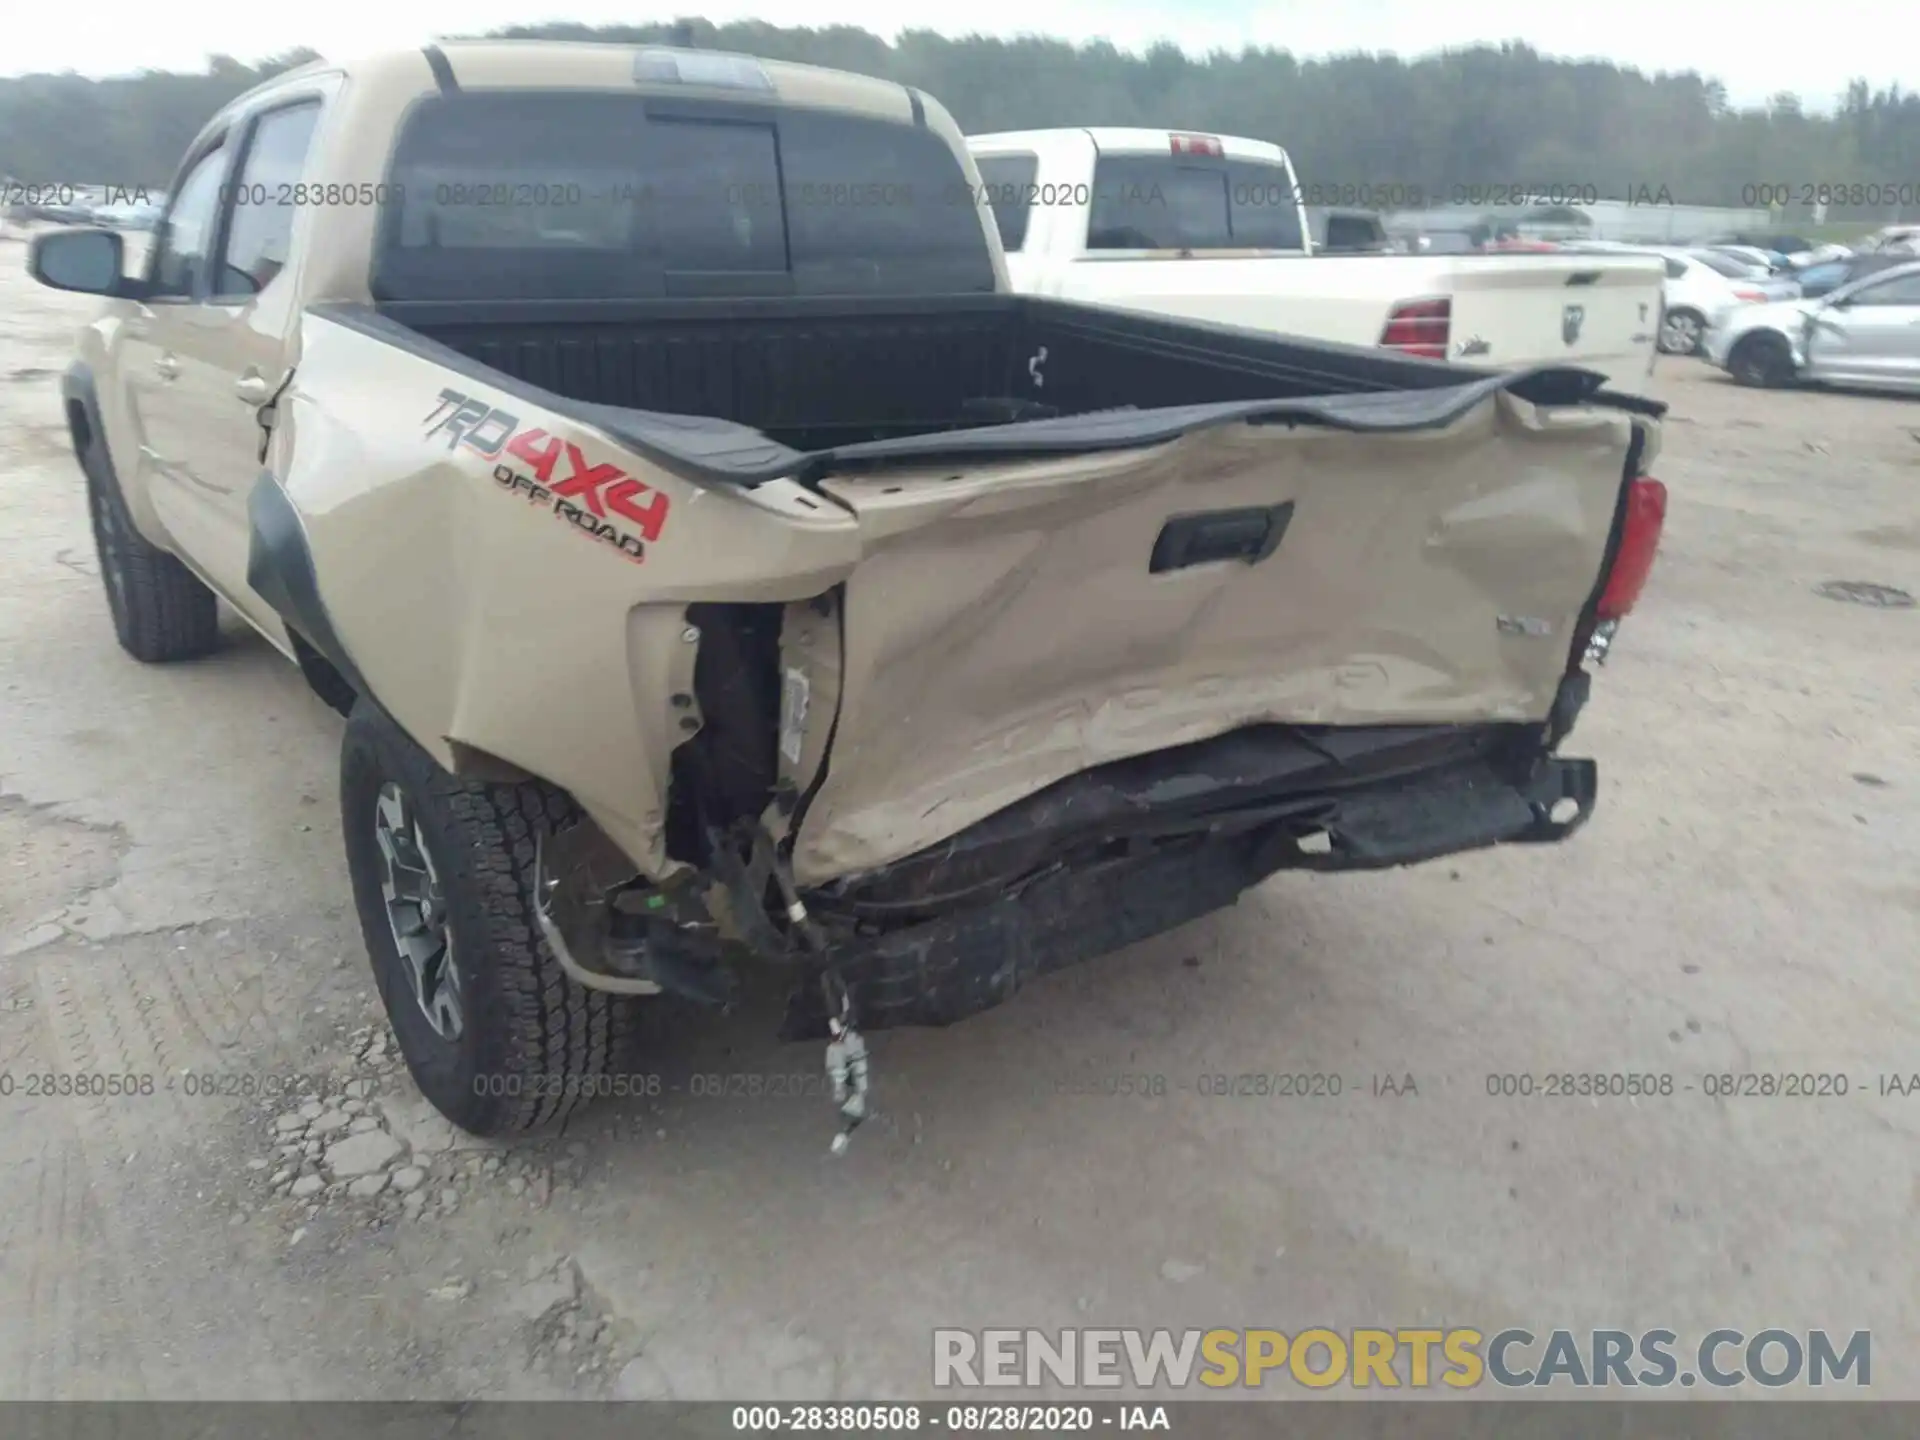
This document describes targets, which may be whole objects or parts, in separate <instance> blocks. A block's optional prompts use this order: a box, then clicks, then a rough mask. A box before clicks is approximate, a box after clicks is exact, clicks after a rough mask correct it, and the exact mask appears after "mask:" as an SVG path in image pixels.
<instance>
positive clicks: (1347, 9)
mask: <svg viewBox="0 0 1920 1440" xmlns="http://www.w3.org/2000/svg"><path fill="white" fill-rule="evenodd" d="M1904 8H1905V7H1904V4H1903V3H1902V0H1895V3H1894V4H1893V5H1890V6H1889V7H1888V10H1887V15H1888V17H1889V18H1891V17H1892V16H1893V15H1895V14H1897V13H1899V12H1900V11H1901V10H1902V9H1904ZM1836 13H1837V12H1836ZM675 14H694V15H700V16H704V17H705V18H707V19H709V20H713V21H716V22H724V21H727V20H737V19H760V20H766V21H768V22H770V23H772V24H775V25H828V24H847V25H857V26H860V27H862V28H864V29H867V30H872V31H874V32H876V33H878V34H881V35H885V36H888V37H889V38H891V37H892V36H894V35H896V34H897V33H898V31H899V28H900V25H901V23H902V19H903V17H905V16H909V15H918V16H925V17H926V18H925V19H918V20H914V21H912V22H910V23H913V24H916V25H921V26H926V27H928V28H931V29H937V30H942V31H947V32H949V33H961V32H965V31H976V32H979V33H983V34H991V35H1015V34H1020V33H1023V32H1032V31H1035V30H1040V31H1043V32H1044V33H1046V34H1050V35H1057V36H1061V37H1064V38H1066V39H1070V40H1093V39H1105V40H1110V41H1112V42H1113V43H1114V44H1116V45H1119V46H1121V47H1122V48H1124V49H1140V48H1143V47H1144V46H1146V45H1148V44H1151V43H1152V42H1153V41H1155V40H1159V39H1170V40H1173V41H1175V42H1176V43H1178V44H1180V45H1181V46H1183V47H1184V48H1186V49H1187V50H1189V51H1193V52H1196V53H1204V52H1205V51H1207V50H1209V49H1212V48H1214V47H1216V46H1224V47H1226V48H1228V49H1238V48H1239V47H1240V46H1242V45H1247V44H1254V45H1272V46H1277V47H1282V48H1285V49H1289V50H1292V51H1293V52H1294V53H1295V54H1298V55H1302V56H1310V55H1328V54H1337V53H1341V52H1345V51H1353V50H1375V51H1388V52H1392V53H1395V54H1400V55H1404V56H1409V57H1411V56H1415V55H1421V54H1425V53H1428V52H1430V51H1433V50H1439V49H1443V48H1446V47H1449V46H1460V45H1470V44H1474V43H1476V42H1482V41H1486V42H1498V41H1501V40H1524V41H1526V42H1527V43H1529V44H1531V45H1533V46H1535V47H1536V48H1538V49H1540V50H1543V51H1545V52H1547V53H1548V54H1552V55H1564V56H1570V57H1586V56H1597V57H1602V58H1605V59H1609V60H1614V61H1617V62H1619V63H1621V64H1625V65H1633V66H1637V67H1638V68H1640V69H1643V70H1647V71H1653V70H1689V69H1691V70H1698V71H1700V72H1701V73H1702V74H1704V75H1706V76H1708V77H1710V78H1717V79H1719V80H1720V81H1721V82H1722V83H1724V84H1725V85H1726V87H1727V92H1728V94H1729V96H1730V97H1731V98H1732V99H1733V101H1734V102H1735V103H1736V104H1757V103H1759V102H1761V101H1763V100H1765V99H1766V98H1767V97H1768V96H1769V95H1771V94H1773V93H1774V92H1776V91H1779V90H1792V91H1795V92H1797V93H1798V94H1799V95H1800V96H1801V97H1802V99H1803V100H1804V101H1805V102H1806V103H1807V105H1808V106H1809V107H1810V108H1814V109H1826V108H1827V107H1829V106H1830V105H1831V104H1832V103H1833V102H1834V100H1835V99H1836V98H1837V97H1838V96H1839V94H1840V93H1841V92H1842V91H1843V90H1844V89H1845V87H1846V84H1847V81H1848V80H1850V79H1852V78H1853V77H1855V76H1864V77H1865V78H1866V79H1867V80H1869V81H1871V82H1872V83H1873V84H1874V85H1876V86H1884V85H1887V84H1890V83H1892V82H1893V81H1896V80H1898V81H1901V82H1902V83H1903V85H1908V86H1912V85H1920V52H1916V50H1915V49H1914V47H1912V46H1910V45H1907V44H1904V43H1881V44H1863V43H1862V41H1863V38H1864V37H1865V36H1866V35H1867V34H1868V33H1869V32H1867V31H1865V30H1863V29H1862V28H1861V27H1860V26H1858V25H1854V24H1850V23H1847V24H1842V23H1835V24H1827V23H1825V22H1824V20H1823V19H1822V18H1821V15H1820V14H1819V12H1811V11H1804V10H1801V9H1798V8H1796V7H1782V8H1781V9H1780V10H1779V11H1777V12H1769V11H1767V10H1765V9H1764V8H1762V9H1761V10H1757V11H1756V10H1752V9H1743V8H1738V7H1736V8H1733V9H1729V10H1722V9H1719V8H1717V7H1714V6H1710V5H1706V4H1702V3H1699V0H1606V3H1603V4H1599V3H1591V0H1586V3H1582V0H1453V3H1447V0H1336V3H1329V0H1265V3H1260V0H1187V3H1185V4H1183V5H1177V6H1176V5H1168V4H1161V5H1152V4H1142V3H1136V0H1078V3H1077V0H1053V3H1051V4H1049V5H1047V6H1045V7H1044V8H1043V7H1040V6H1036V5H1034V4H1032V3H1031V0H970V3H967V4H964V5H939V4H934V5H926V6H918V5H912V4H900V3H895V0H714V3H704V4H703V3H698V0H677V3H676V4H674V5H672V6H670V7H668V8H662V9H652V8H649V7H647V6H644V5H635V4H633V3H631V0H626V3H622V0H377V3H376V0H326V3H322V4H301V3H295V4H278V3H264V4H248V3H245V0H241V3H234V0H168V3H166V4H153V3H150V0H143V3H140V4H133V3H129V0H99V3H96V4H95V5H92V6H86V7H80V8H77V9H73V10H69V9H66V8H64V7H62V6H59V5H53V4H38V5H31V4H26V5H21V6H19V7H18V8H17V10H16V12H15V15H14V18H13V19H12V20H11V21H10V22H8V25H7V36H6V43H5V45H4V46H0V73H5V74H14V75H18V74H22V73H26V72H30V71H58V70H78V71H80V72H81V73H83V74H87V75H112V74H124V73H127V72H130V71H135V70H141V69H154V70H198V69H200V68H201V67H202V66H203V65H204V64H205V61H206V57H207V56H208V55H209V54H211V53H213V52H215V51H220V52H224V53H226V54H229V55H233V56H236V57H238V58H239V59H242V60H256V59H260V58H262V57H264V56H267V55H273V54H278V53H281V52H284V51H287V50H290V49H292V48H294V47H295V46H297V45H307V46H311V47H312V48H314V49H316V50H318V51H320V52H321V53H322V54H325V55H333V56H347V55H352V54H355V53H359V52H364V51H367V50H378V49H383V48H387V47H389V46H409V45H417V44H421V43H423V42H425V41H427V40H430V39H433V38H434V37H436V36H442V35H449V34H474V33H479V32H483V31H486V30H489V29H493V28H495V27H498V26H501V25H511V24H532V23H537V22H539V21H542V20H577V21H581V22H583V23H586V24H601V25H606V24H635V23H644V22H646V21H648V20H665V19H671V18H672V17H673V15H675ZM1042 17H1044V18H1042ZM1882 39H1883V40H1890V39H1891V34H1890V33H1883V35H1882Z"/></svg>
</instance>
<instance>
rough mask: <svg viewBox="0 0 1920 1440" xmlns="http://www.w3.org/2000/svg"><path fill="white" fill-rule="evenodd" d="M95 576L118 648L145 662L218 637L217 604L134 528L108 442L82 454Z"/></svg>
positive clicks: (191, 653)
mask: <svg viewBox="0 0 1920 1440" xmlns="http://www.w3.org/2000/svg"><path fill="white" fill-rule="evenodd" d="M80 468H81V470H82V471H83V472H84V473H85V475H86V477H87V513H88V516H89V517H90V518H91V519H92V521H93V547H94V551H95V553H96V554H97V555H98V556H99V558H100V584H101V587H102V588H103V589H104V590H105V591H106V592H107V610H108V612H109V613H110V614H111V615H112V616H113V633H114V634H115V635H116V636H117V637H119V640H120V648H121V649H123V650H125V651H126V652H127V653H128V654H129V655H131V656H133V658H134V659H136V660H141V661H145V662H146V663H147V664H149V665H154V664H161V663H164V662H166V661H169V660H192V659H195V658H197V657H199V656H201V655H205V654H207V653H208V652H209V651H211V650H213V649H214V648H215V647H216V646H218V645H219V643H220V612H219V607H218V606H217V605H216V604H215V603H214V598H213V591H211V590H209V589H208V588H207V587H206V586H205V585H204V584H202V583H201V581H200V577H199V576H197V575H195V574H194V573H193V572H192V571H191V570H189V569H187V567H186V566H185V565H183V564H181V563H180V561H179V559H178V558H177V557H176V556H173V555H169V554H168V553H167V552H166V551H165V550H162V549H161V548H160V547H159V546H158V545H155V544H153V543H152V542H151V541H149V540H148V539H147V538H146V537H145V536H143V535H142V534H141V533H140V532H139V531H138V530H136V529H134V528H133V517H132V516H131V515H129V514H128V513H127V502H126V499H125V497H124V496H123V495H121V493H120V481H119V478H118V477H117V476H115V474H114V473H113V462H112V460H110V459H109V458H108V456H107V448H106V442H105V441H104V440H102V439H101V438H100V437H99V435H98V434H97V433H96V434H95V435H94V437H93V438H92V439H91V440H90V441H89V442H88V444H87V447H86V449H85V450H84V451H82V452H81V454H80Z"/></svg>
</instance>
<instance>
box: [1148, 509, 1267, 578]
mask: <svg viewBox="0 0 1920 1440" xmlns="http://www.w3.org/2000/svg"><path fill="white" fill-rule="evenodd" d="M1292 519H1293V501H1291V500H1289V501H1287V502H1285V503H1284V504H1281V505H1261V506H1255V507H1252V508H1249V509H1245V510H1208V511H1205V512H1203V513H1201V514H1198V515H1175V516H1173V517H1172V518H1170V519H1169V520H1168V521H1167V523H1166V524H1165V525H1163V526H1161V527H1160V538H1159V539H1157V540H1155V541H1154V542H1153V559H1152V561H1151V562H1150V563H1149V564H1148V566H1147V570H1148V573H1150V574H1153V575H1161V574H1164V573H1166V572H1167V571H1169V570H1184V569H1186V567H1187V566H1189V565H1206V564H1210V563H1212V562H1213V561H1216V560H1244V561H1246V562H1247V564H1249V565H1258V564H1259V563H1260V562H1261V561H1262V560H1264V559H1266V558H1267V557H1268V556H1269V555H1271V554H1273V552H1274V551H1275V550H1278V549H1279V548H1280V541H1281V539H1282V538H1283V537H1284V536H1285V535H1286V533H1287V523H1288V522H1289V521H1291V520H1292Z"/></svg>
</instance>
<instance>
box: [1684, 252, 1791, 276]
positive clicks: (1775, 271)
mask: <svg viewBox="0 0 1920 1440" xmlns="http://www.w3.org/2000/svg"><path fill="white" fill-rule="evenodd" d="M1703 248H1705V249H1708V250H1711V251H1713V252H1714V253H1715V254H1719V255H1725V256H1727V257H1729V258H1730V259H1734V260H1744V261H1746V262H1747V263H1748V264H1750V265H1757V266H1759V267H1760V269H1761V270H1762V271H1763V272H1765V273H1766V274H1769V275H1787V274H1791V273H1792V271H1793V266H1792V265H1791V264H1789V263H1788V262H1787V257H1786V256H1785V255H1784V254H1782V253H1781V252H1780V251H1778V250H1763V249H1761V248H1760V247H1759V246H1758V245H1708V246H1705V247H1703Z"/></svg>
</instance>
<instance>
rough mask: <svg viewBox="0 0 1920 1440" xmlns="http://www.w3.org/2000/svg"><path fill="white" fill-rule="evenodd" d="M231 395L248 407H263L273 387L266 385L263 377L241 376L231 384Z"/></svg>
mask: <svg viewBox="0 0 1920 1440" xmlns="http://www.w3.org/2000/svg"><path fill="white" fill-rule="evenodd" d="M233 393H234V394H236V395H238V396H239V397H240V398H241V399H242V400H244V401H246V402H247V404H249V405H264V404H266V403H267V398H268V397H269V396H270V395H272V394H273V387H272V386H271V385H269V384H267V380H266V377H265V376H264V375H253V374H249V375H242V376H241V377H240V378H239V379H238V380H236V381H234V382H233Z"/></svg>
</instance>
